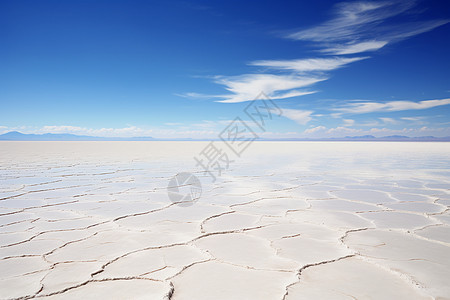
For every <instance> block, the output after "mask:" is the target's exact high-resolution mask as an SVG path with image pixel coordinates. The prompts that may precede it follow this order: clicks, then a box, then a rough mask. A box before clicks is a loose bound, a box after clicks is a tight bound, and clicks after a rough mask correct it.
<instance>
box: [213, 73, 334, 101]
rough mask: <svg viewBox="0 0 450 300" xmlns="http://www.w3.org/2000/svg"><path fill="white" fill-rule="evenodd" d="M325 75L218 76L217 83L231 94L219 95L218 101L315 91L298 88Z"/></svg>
mask: <svg viewBox="0 0 450 300" xmlns="http://www.w3.org/2000/svg"><path fill="white" fill-rule="evenodd" d="M325 79H326V78H324V77H303V76H299V75H274V74H245V75H240V76H230V77H224V76H220V77H216V81H215V82H216V83H218V84H221V85H223V86H225V89H226V90H227V91H229V92H231V94H228V95H222V96H218V98H222V99H221V100H218V101H217V102H223V103H237V102H245V101H251V100H254V99H255V97H256V96H258V95H259V94H261V92H264V93H265V94H266V95H267V96H268V97H270V98H271V99H285V98H290V97H297V96H302V95H308V94H312V93H315V92H314V91H305V90H297V89H298V88H304V87H307V86H311V85H313V84H315V83H317V82H319V81H322V80H325Z"/></svg>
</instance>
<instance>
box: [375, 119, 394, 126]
mask: <svg viewBox="0 0 450 300" xmlns="http://www.w3.org/2000/svg"><path fill="white" fill-rule="evenodd" d="M379 119H380V120H381V121H383V123H384V124H391V125H395V124H398V121H397V120H395V119H393V118H379Z"/></svg>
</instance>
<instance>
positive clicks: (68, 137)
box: [0, 131, 154, 141]
mask: <svg viewBox="0 0 450 300" xmlns="http://www.w3.org/2000/svg"><path fill="white" fill-rule="evenodd" d="M0 140H1V141H153V140H154V138H152V137H133V138H120V137H118V138H106V137H96V136H87V135H76V134H68V133H61V134H56V133H45V134H24V133H21V132H18V131H11V132H8V133H5V134H2V135H0Z"/></svg>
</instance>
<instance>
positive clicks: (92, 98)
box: [0, 0, 450, 138]
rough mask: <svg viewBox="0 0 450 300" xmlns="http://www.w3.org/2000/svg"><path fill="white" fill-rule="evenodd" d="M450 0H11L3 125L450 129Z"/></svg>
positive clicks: (158, 129)
mask: <svg viewBox="0 0 450 300" xmlns="http://www.w3.org/2000/svg"><path fill="white" fill-rule="evenodd" d="M449 20H450V2H449V1H446V0H441V1H435V0H429V1H389V0H387V1H364V2H360V1H359V2H358V1H356V2H355V1H349V2H338V1H234V0H231V1H81V0H80V1H59V0H57V1H45V0H42V1H22V0H17V1H0V43H1V45H2V46H1V47H0V66H1V67H0V79H1V80H0V104H1V110H0V133H4V132H8V131H12V130H18V131H21V132H23V133H48V132H50V133H74V134H83V135H95V136H123V137H127V136H153V137H158V138H179V137H191V138H215V137H217V135H218V133H219V132H220V131H222V130H223V128H225V127H226V125H227V124H228V122H229V121H230V120H232V119H234V118H235V117H236V116H240V115H242V111H243V109H244V108H245V107H246V105H248V103H249V102H248V101H251V100H252V99H254V98H255V97H256V96H258V94H259V93H260V92H264V93H266V94H267V95H268V96H269V97H271V98H272V99H274V101H276V103H277V105H278V106H279V107H280V108H282V110H283V116H282V117H280V118H277V119H275V120H273V121H271V122H270V124H269V125H268V128H267V132H265V133H264V136H265V137H270V138H295V137H342V136H348V135H351V136H355V135H365V134H372V135H375V136H386V135H408V136H427V135H434V136H450V76H449V74H448V70H450V59H449V55H448V51H449V50H448V49H450V24H449Z"/></svg>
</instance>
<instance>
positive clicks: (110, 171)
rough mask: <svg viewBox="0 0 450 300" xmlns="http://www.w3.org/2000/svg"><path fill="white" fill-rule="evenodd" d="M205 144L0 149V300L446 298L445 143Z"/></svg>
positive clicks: (4, 145)
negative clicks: (210, 158) (215, 155)
mask: <svg viewBox="0 0 450 300" xmlns="http://www.w3.org/2000/svg"><path fill="white" fill-rule="evenodd" d="M216 143H217V144H218V145H220V142H216ZM207 145H208V143H207V142H0V298H2V299H29V298H34V297H43V298H49V299H59V298H64V299H102V298H108V299H177V300H178V299H196V300H197V299H285V300H286V299H450V271H449V270H450V256H449V253H450V239H449V235H450V229H449V228H450V209H449V205H450V144H449V143H412V142H411V143H405V142H404V143H397V142H254V143H252V144H251V145H250V146H249V147H248V149H247V150H246V151H245V152H244V153H242V155H241V156H240V157H238V156H236V155H234V156H233V154H232V152H229V158H230V162H229V166H228V168H227V169H226V170H223V171H222V174H221V175H220V176H217V178H216V180H215V181H213V180H212V178H211V177H210V176H209V175H208V174H206V173H205V172H203V171H202V169H201V168H199V167H198V166H196V162H195V161H194V159H193V157H194V156H197V155H198V153H200V152H201V151H202V150H203V149H204V148H205V147H206V146H207ZM180 172H189V173H192V174H194V175H195V176H196V177H197V178H198V179H199V180H200V182H201V197H200V198H199V199H196V201H194V202H176V201H175V202H174V201H173V198H169V196H168V192H167V186H168V184H169V181H170V180H171V178H173V176H174V175H176V174H177V173H180ZM217 175H218V174H217ZM179 188H180V193H181V191H182V190H183V189H185V188H186V186H183V185H182V184H180V186H179ZM190 188H191V186H189V185H188V186H187V191H190Z"/></svg>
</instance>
